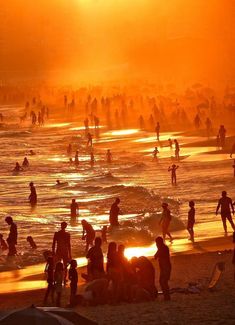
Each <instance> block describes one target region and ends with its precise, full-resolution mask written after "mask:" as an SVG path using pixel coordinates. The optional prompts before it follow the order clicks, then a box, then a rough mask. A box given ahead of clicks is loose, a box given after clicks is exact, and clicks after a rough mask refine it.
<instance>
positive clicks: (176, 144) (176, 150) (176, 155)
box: [174, 139, 180, 160]
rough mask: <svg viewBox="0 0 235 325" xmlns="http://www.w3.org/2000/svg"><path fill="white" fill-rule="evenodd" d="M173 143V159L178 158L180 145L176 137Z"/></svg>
mask: <svg viewBox="0 0 235 325" xmlns="http://www.w3.org/2000/svg"><path fill="white" fill-rule="evenodd" d="M174 143H175V159H176V160H179V159H180V146H179V143H178V141H177V140H176V139H175V140H174Z"/></svg>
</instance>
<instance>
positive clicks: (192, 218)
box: [187, 201, 195, 243]
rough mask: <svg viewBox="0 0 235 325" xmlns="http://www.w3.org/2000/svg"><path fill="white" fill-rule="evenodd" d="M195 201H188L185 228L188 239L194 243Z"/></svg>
mask: <svg viewBox="0 0 235 325" xmlns="http://www.w3.org/2000/svg"><path fill="white" fill-rule="evenodd" d="M194 206H195V203H194V201H190V202H189V207H190V209H189V212H188V224H187V230H188V232H189V235H190V238H189V239H190V240H191V241H192V242H193V243H194V230H193V227H194V224H195V208H194Z"/></svg>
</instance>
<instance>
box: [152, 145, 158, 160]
mask: <svg viewBox="0 0 235 325" xmlns="http://www.w3.org/2000/svg"><path fill="white" fill-rule="evenodd" d="M158 153H159V151H158V147H155V148H154V150H153V159H154V160H157V155H158Z"/></svg>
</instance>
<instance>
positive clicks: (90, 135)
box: [87, 132, 93, 147]
mask: <svg viewBox="0 0 235 325" xmlns="http://www.w3.org/2000/svg"><path fill="white" fill-rule="evenodd" d="M92 144H93V140H92V134H91V133H90V132H88V133H87V147H88V146H91V147H92Z"/></svg>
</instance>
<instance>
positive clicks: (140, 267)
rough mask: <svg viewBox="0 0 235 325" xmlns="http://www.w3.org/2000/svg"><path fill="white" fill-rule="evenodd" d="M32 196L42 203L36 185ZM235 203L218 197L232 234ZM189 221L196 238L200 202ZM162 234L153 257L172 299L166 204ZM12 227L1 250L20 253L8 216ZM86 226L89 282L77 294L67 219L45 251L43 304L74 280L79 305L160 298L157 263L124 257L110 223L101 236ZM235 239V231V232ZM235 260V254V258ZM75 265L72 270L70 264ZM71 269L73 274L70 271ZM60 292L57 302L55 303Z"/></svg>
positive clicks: (74, 207)
mask: <svg viewBox="0 0 235 325" xmlns="http://www.w3.org/2000/svg"><path fill="white" fill-rule="evenodd" d="M30 188H31V194H30V199H31V200H33V201H34V203H35V201H37V194H36V189H35V187H34V184H33V183H30ZM119 204H120V199H119V198H116V200H115V202H114V203H113V204H112V206H111V209H110V214H109V223H110V228H111V227H119V226H120V224H119V214H120V209H119ZM234 205H235V203H233V202H232V199H231V198H229V197H228V196H227V193H226V191H223V192H222V196H221V198H220V199H219V201H218V205H217V208H216V215H217V214H218V212H219V210H220V213H221V220H222V223H223V228H224V231H225V234H227V224H226V222H227V221H228V222H229V223H230V225H231V227H232V229H233V231H234V234H235V225H234V222H233V219H232V214H234ZM189 207H190V209H189V212H188V224H187V230H188V232H189V235H190V237H189V239H190V240H191V241H192V242H194V229H193V228H194V224H195V203H194V201H190V202H189ZM162 208H163V211H162V217H161V219H160V224H161V225H162V237H161V236H158V237H157V238H156V246H157V252H156V254H155V255H154V258H155V259H157V260H158V261H159V283H160V286H161V289H162V293H163V297H164V299H165V300H170V290H169V285H168V282H169V280H170V276H171V262H170V253H169V248H168V246H167V245H166V244H165V240H166V236H168V237H169V240H170V242H171V243H172V242H173V238H172V236H171V234H170V231H169V226H170V222H171V218H172V217H171V212H170V209H169V207H168V204H167V203H166V202H163V204H162ZM78 211H79V206H78V203H77V202H76V201H75V200H74V199H73V200H72V203H71V218H74V217H77V215H78ZM5 221H6V223H7V224H8V225H9V226H10V232H9V236H8V238H7V240H6V241H5V240H4V238H3V235H0V245H1V249H2V250H7V249H8V258H12V257H13V256H16V255H17V250H16V245H17V238H18V231H17V226H16V224H15V223H14V221H13V218H12V217H10V216H8V217H6V219H5ZM81 224H82V227H83V234H82V239H83V240H85V241H86V258H87V259H88V264H87V273H82V274H81V276H82V277H83V278H84V279H85V280H86V282H87V283H88V284H87V286H86V289H85V291H84V292H83V293H82V294H81V293H80V294H77V288H78V272H77V266H78V265H77V261H76V259H72V253H71V240H70V234H69V232H67V231H66V228H67V223H66V222H62V223H61V229H60V230H59V231H57V232H55V234H54V238H53V243H52V250H47V251H45V252H44V257H45V259H46V261H47V263H46V267H45V272H46V274H47V283H48V287H47V289H46V293H45V298H44V304H47V303H48V297H49V296H51V300H52V303H54V302H55V303H56V306H60V305H61V295H62V292H63V285H64V286H66V284H67V281H68V279H69V281H70V291H71V292H70V303H69V305H70V306H75V305H79V304H85V305H87V304H104V303H118V302H121V301H125V302H139V301H150V300H153V299H155V298H156V297H157V295H158V290H157V288H156V286H155V268H154V266H153V264H152V262H151V261H150V260H149V259H148V258H146V257H145V256H140V257H133V258H132V259H131V260H130V261H129V260H128V259H127V258H126V257H125V246H124V245H122V244H120V245H117V243H116V242H113V241H111V242H109V243H108V240H107V230H108V227H107V226H104V227H103V229H102V232H101V236H99V237H97V236H96V232H95V230H94V229H93V227H92V225H91V224H90V223H88V222H87V221H86V220H84V219H83V220H81ZM234 240H235V235H234ZM27 241H28V242H29V244H30V246H31V248H33V249H36V248H37V245H36V243H35V241H34V240H33V238H32V236H28V237H27ZM107 243H108V249H107V264H106V271H105V268H104V254H103V251H102V244H107ZM233 263H234V264H235V254H234V258H233ZM69 265H70V268H69V272H67V268H68V266H69ZM67 273H68V274H67ZM54 295H56V301H54Z"/></svg>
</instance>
